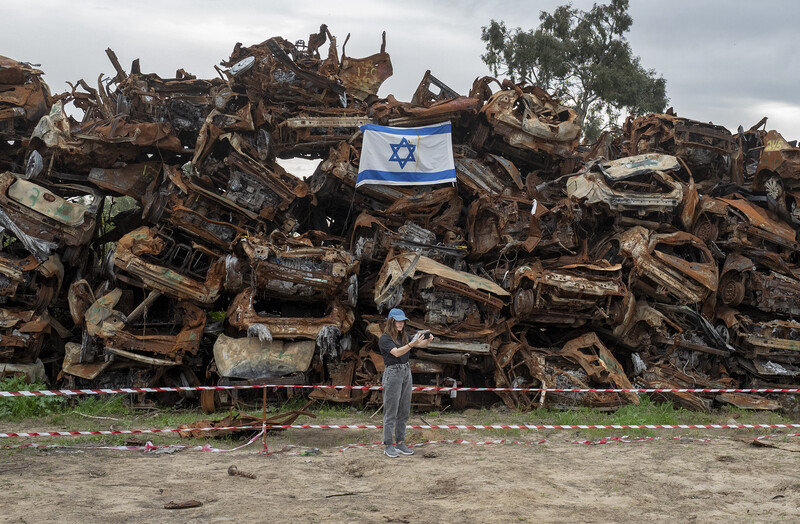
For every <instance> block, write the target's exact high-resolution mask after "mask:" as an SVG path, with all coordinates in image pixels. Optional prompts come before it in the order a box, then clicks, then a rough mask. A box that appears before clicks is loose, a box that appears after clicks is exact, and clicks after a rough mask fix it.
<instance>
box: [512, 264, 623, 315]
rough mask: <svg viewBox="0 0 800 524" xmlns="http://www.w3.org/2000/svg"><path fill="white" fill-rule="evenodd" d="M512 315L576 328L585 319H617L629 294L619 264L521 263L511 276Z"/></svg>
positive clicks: (621, 313)
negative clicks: (556, 264) (552, 264)
mask: <svg viewBox="0 0 800 524" xmlns="http://www.w3.org/2000/svg"><path fill="white" fill-rule="evenodd" d="M510 288H511V289H512V290H514V291H513V311H514V315H515V316H516V317H517V318H518V319H519V320H521V321H529V322H533V323H537V324H538V323H542V324H562V325H569V326H572V327H577V326H580V325H583V324H585V323H587V322H593V321H607V322H610V323H617V322H619V320H620V319H619V318H617V317H620V316H621V315H623V314H624V311H625V309H626V308H627V305H626V301H628V300H631V299H632V297H631V296H630V295H629V294H628V290H627V287H626V286H625V283H624V282H623V279H622V265H621V264H616V265H611V264H609V263H608V262H607V261H605V260H601V261H599V262H598V263H596V264H567V265H561V266H555V267H543V265H542V263H541V262H534V263H532V264H529V265H524V266H520V267H518V268H517V269H516V271H515V272H514V274H513V276H512V277H511V283H510Z"/></svg>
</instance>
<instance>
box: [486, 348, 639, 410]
mask: <svg viewBox="0 0 800 524" xmlns="http://www.w3.org/2000/svg"><path fill="white" fill-rule="evenodd" d="M494 357H495V364H496V368H495V383H496V384H498V386H499V385H500V384H502V385H503V386H502V387H512V388H524V387H541V388H553V389H571V388H579V389H590V388H592V387H607V388H608V387H610V388H620V389H630V388H631V387H632V386H631V383H630V381H628V379H627V377H626V376H625V372H624V369H623V368H622V366H621V365H620V363H619V362H618V361H617V359H616V358H614V356H613V354H612V353H611V351H610V350H609V349H608V348H607V347H606V346H605V345H604V344H603V342H602V341H601V340H600V339H599V338H598V337H597V335H596V334H595V333H593V332H589V333H586V334H584V335H581V336H579V337H577V338H574V339H571V340H568V341H567V342H565V343H564V345H563V347H562V348H561V349H560V350H559V349H549V348H539V347H534V346H529V345H527V344H521V343H517V342H512V343H507V344H504V345H502V346H500V348H499V349H498V350H497V352H496V353H495V354H494ZM498 395H499V396H500V397H501V398H502V399H503V401H504V402H505V403H506V405H507V406H509V407H513V408H516V407H517V406H519V407H522V408H523V409H531V408H532V407H544V406H548V407H554V408H561V409H571V408H573V407H574V406H578V405H588V406H592V407H595V408H598V409H615V408H617V407H619V406H621V405H624V404H628V403H633V404H639V397H638V396H637V395H636V394H635V393H621V394H620V393H595V392H592V393H589V394H577V393H572V392H564V393H561V392H547V393H539V394H537V395H538V396H539V398H538V401H537V399H535V398H534V397H533V396H532V394H531V393H527V392H498Z"/></svg>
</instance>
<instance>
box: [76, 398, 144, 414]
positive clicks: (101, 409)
mask: <svg viewBox="0 0 800 524" xmlns="http://www.w3.org/2000/svg"><path fill="white" fill-rule="evenodd" d="M75 411H78V412H80V413H82V414H84V415H89V416H95V417H104V416H110V415H111V416H113V415H127V414H130V412H131V410H130V408H128V406H126V405H125V396H124V395H88V396H86V397H83V398H81V399H79V400H78V402H77V403H76V404H75Z"/></svg>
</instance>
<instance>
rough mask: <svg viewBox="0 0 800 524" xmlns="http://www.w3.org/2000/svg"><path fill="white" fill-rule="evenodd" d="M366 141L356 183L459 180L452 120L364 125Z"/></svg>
mask: <svg viewBox="0 0 800 524" xmlns="http://www.w3.org/2000/svg"><path fill="white" fill-rule="evenodd" d="M361 131H362V132H363V133H364V142H363V145H362V147H361V161H360V162H359V166H358V179H357V180H356V187H358V186H360V185H362V184H384V185H394V186H407V185H410V186H413V185H428V184H443V183H446V182H455V181H456V169H455V164H454V162H453V135H452V131H451V125H450V122H444V123H441V124H434V125H430V126H423V127H386V126H379V125H375V124H367V125H363V126H361Z"/></svg>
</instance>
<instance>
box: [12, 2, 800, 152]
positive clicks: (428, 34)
mask: <svg viewBox="0 0 800 524" xmlns="http://www.w3.org/2000/svg"><path fill="white" fill-rule="evenodd" d="M563 3H565V2H564V1H551V0H547V1H527V2H515V1H511V0H505V1H490V0H481V1H473V0H468V1H463V2H452V1H441V0H440V1H439V2H433V1H430V0H426V1H418V0H403V1H393V2H387V1H339V2H332V1H327V2H309V1H304V0H291V1H289V2H286V1H281V2H266V1H249V0H239V1H235V2H219V1H214V2H211V1H206V0H194V1H169V0H160V1H152V0H136V1H131V2H118V1H114V2H112V1H101V0H80V1H75V0H71V1H63V0H38V1H37V2H35V3H30V2H27V1H25V2H22V1H15V0H2V2H0V20H2V21H3V30H2V31H0V44H1V45H0V55H5V56H8V57H10V58H13V59H15V60H20V61H26V62H32V63H36V64H41V67H40V68H41V69H42V70H43V71H44V72H45V80H46V81H47V83H48V84H49V85H50V87H51V90H52V91H53V92H54V93H56V92H62V91H65V90H67V89H68V86H67V85H66V81H72V82H74V81H76V80H78V79H81V78H83V79H85V80H86V81H87V82H88V83H89V84H90V85H95V84H96V82H97V78H98V76H99V75H100V74H104V75H105V76H106V77H110V76H114V70H113V68H112V67H111V64H110V62H109V61H108V59H107V57H106V54H105V49H106V48H107V47H110V48H112V49H113V50H114V51H115V52H116V53H117V56H118V57H119V59H120V63H121V64H122V66H123V67H124V68H125V70H126V71H129V70H130V64H131V61H132V60H133V59H135V58H139V59H140V61H141V67H142V71H143V72H145V73H151V72H152V73H157V74H159V75H161V76H162V77H172V76H174V73H175V71H176V70H177V69H179V68H183V69H185V70H186V71H188V72H190V73H192V74H195V75H197V76H198V77H200V78H211V77H215V76H217V74H216V72H215V71H214V65H215V64H219V62H220V61H222V60H225V59H227V58H228V57H229V56H230V53H231V50H232V49H233V47H234V45H235V44H236V43H237V42H241V43H242V44H244V45H252V44H256V43H259V42H262V41H264V40H266V39H268V38H270V37H272V36H282V37H284V38H286V39H287V40H289V41H295V40H298V39H303V40H307V39H308V35H309V34H310V33H314V32H317V30H318V28H319V25H320V24H321V23H326V24H328V27H329V29H330V31H331V33H332V34H333V35H334V36H336V37H337V38H338V43H339V47H340V50H341V45H342V44H343V43H344V40H345V37H346V36H347V34H348V33H351V36H350V41H349V42H348V44H347V47H346V51H347V55H348V56H351V57H355V58H358V57H363V56H367V55H370V54H372V53H375V52H378V51H379V49H380V43H381V32H382V31H384V30H385V31H386V32H387V51H388V52H389V53H390V55H391V57H392V63H393V65H394V76H393V77H392V78H390V79H389V80H387V81H386V82H385V83H384V85H383V87H382V89H381V91H380V93H379V94H380V95H381V96H386V95H387V94H394V95H395V96H396V97H397V98H398V100H401V101H408V100H409V99H410V98H411V95H412V93H413V91H414V89H415V88H416V86H417V84H418V83H419V80H420V79H421V77H422V75H423V74H424V73H425V70H426V69H430V70H431V71H432V73H433V74H434V75H435V76H437V77H438V78H439V79H440V80H442V81H443V82H445V83H447V84H448V85H450V87H452V88H453V89H455V90H456V91H458V92H460V93H462V94H466V93H467V92H468V91H469V88H470V86H471V85H472V81H473V80H474V79H475V78H476V77H479V76H483V75H486V74H489V71H488V69H487V68H486V66H485V65H484V64H483V62H482V61H481V59H480V56H481V54H482V53H483V52H484V51H485V49H484V46H483V42H481V40H480V34H481V26H485V25H487V24H488V23H489V21H490V20H491V19H495V20H502V21H505V22H506V25H507V26H509V27H522V28H523V29H531V28H534V27H536V26H537V25H538V21H539V19H538V17H539V11H541V10H547V11H551V10H552V9H553V8H554V7H556V6H558V5H561V4H563ZM572 3H573V5H574V6H575V7H578V8H580V9H589V8H591V6H592V4H593V2H587V1H581V0H575V1H573V2H572ZM601 3H602V2H601ZM631 4H632V6H631V15H632V16H633V27H632V29H631V31H630V32H629V33H628V35H627V36H628V39H629V41H630V42H631V45H632V47H633V51H634V53H635V54H637V55H639V56H640V57H641V61H642V65H643V66H644V67H646V68H648V69H655V70H656V71H657V72H658V73H660V74H661V75H663V76H664V78H666V79H667V95H668V96H669V98H670V105H671V106H673V107H674V108H675V110H676V112H677V113H678V115H680V116H685V117H688V118H693V119H695V120H701V121H707V122H708V121H711V122H713V123H715V124H720V125H723V126H725V127H727V128H728V129H729V130H731V132H735V131H736V129H737V127H738V126H739V125H740V124H741V125H743V126H744V127H745V128H748V127H750V126H751V125H753V124H755V123H756V122H757V121H758V120H759V119H761V117H763V116H767V117H769V121H768V124H767V126H768V128H770V129H777V130H778V131H780V132H781V133H782V134H783V135H784V137H786V138H787V139H789V140H792V139H796V138H800V102H798V95H797V89H798V86H799V85H800V82H798V77H800V67H798V65H799V64H798V61H800V59H798V45H797V44H798V40H800V36H798V35H800V32H798V30H797V26H798V21H800V2H795V1H793V0H773V1H772V2H769V3H764V4H760V3H756V2H752V1H744V0H725V1H721V0H706V1H702V0H700V1H698V0H693V1H691V2H690V1H687V0H670V1H656V0H653V1H646V0H632V2H631Z"/></svg>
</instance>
